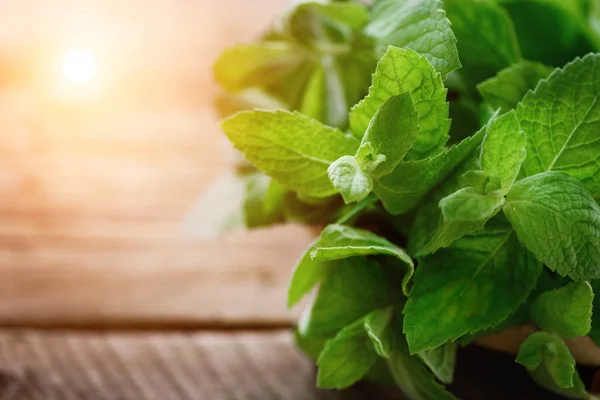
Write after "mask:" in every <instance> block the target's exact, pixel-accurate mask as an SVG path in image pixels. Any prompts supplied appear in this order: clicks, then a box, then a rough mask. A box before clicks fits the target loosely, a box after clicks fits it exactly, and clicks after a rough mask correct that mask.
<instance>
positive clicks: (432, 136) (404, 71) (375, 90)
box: [350, 46, 450, 159]
mask: <svg viewBox="0 0 600 400" xmlns="http://www.w3.org/2000/svg"><path fill="white" fill-rule="evenodd" d="M405 92H409V93H410V94H411V97H412V101H413V103H414V106H415V108H416V110H417V112H418V114H419V126H420V132H419V136H418V138H417V141H416V143H415V145H414V147H413V148H412V149H411V151H410V152H409V154H408V158H409V159H414V158H424V157H427V156H428V155H432V154H434V153H437V152H438V151H439V150H441V149H442V148H443V146H444V144H445V143H446V141H447V140H448V131H449V129H450V120H449V119H448V103H447V102H446V92H447V90H446V89H445V88H444V84H443V83H442V78H441V76H440V74H439V73H437V72H436V71H435V70H434V69H433V67H432V66H431V64H430V63H429V61H427V59H426V58H425V57H424V56H421V55H419V54H417V53H415V52H414V51H412V50H409V49H399V48H396V47H391V46H390V47H389V48H388V49H387V51H386V52H385V54H384V55H383V57H382V58H381V60H380V61H379V63H378V64H377V69H376V70H375V73H374V75H373V84H372V86H371V88H370V89H369V95H368V96H367V97H365V98H364V99H363V100H362V101H361V102H359V103H358V104H357V105H356V106H354V107H353V108H352V110H351V112H350V128H351V130H352V132H354V133H355V134H356V135H357V136H358V137H360V138H362V137H363V135H364V133H365V132H366V131H367V128H368V126H369V123H370V122H371V119H372V118H373V116H374V115H375V113H376V112H377V110H378V109H379V107H381V105H382V104H383V103H384V102H385V101H386V100H387V99H389V98H390V97H392V96H396V95H400V94H402V93H405Z"/></svg>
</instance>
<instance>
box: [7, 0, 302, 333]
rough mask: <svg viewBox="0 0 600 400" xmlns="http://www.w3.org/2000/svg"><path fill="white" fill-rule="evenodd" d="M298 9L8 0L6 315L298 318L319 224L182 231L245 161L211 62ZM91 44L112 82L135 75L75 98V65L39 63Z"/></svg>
mask: <svg viewBox="0 0 600 400" xmlns="http://www.w3.org/2000/svg"><path fill="white" fill-rule="evenodd" d="M284 3H285V0H246V1H242V0H236V1H228V2H224V1H220V0H197V1H187V0H175V1H163V2H155V3H152V5H149V4H148V3H147V2H146V1H142V0H128V1H127V2H122V1H116V0H110V1H104V0H102V1H100V0H86V1H78V2H74V1H70V0H57V1H53V2H47V1H43V0H26V1H19V2H16V3H15V2H1V1H0V11H1V12H0V128H1V129H2V135H0V221H1V223H0V324H10V325H53V326H56V325H68V326H79V325H90V324H99V325H123V324H132V325H140V324H141V325H161V324H193V325H194V324H195V325H199V326H201V325H205V324H210V325H215V324H216V325H233V326H240V325H248V324H250V325H261V324H263V325H273V324H275V325H282V324H289V323H291V322H292V321H293V320H294V319H295V318H296V317H297V312H293V313H290V312H288V311H287V310H286V308H285V289H286V286H287V281H288V278H289V276H290V271H291V268H292V266H293V264H294V262H295V260H296V258H297V257H298V255H299V254H300V252H301V251H302V249H303V248H304V246H305V245H306V244H308V243H309V241H310V238H311V235H310V233H309V232H307V231H305V230H302V229H301V228H298V227H292V228H277V229H275V230H274V231H268V232H258V233H251V234H245V233H241V232H238V233H235V234H233V235H232V236H229V237H227V238H222V239H211V240H198V239H194V238H192V237H189V236H186V232H185V231H184V229H183V226H184V221H185V220H186V217H187V215H188V213H189V211H190V210H191V209H192V207H193V205H194V202H195V200H196V198H197V197H198V195H199V194H200V193H201V192H202V191H203V190H204V189H205V188H206V187H207V186H208V185H209V184H210V183H211V181H212V180H213V179H214V178H215V177H216V176H218V175H219V174H220V173H221V172H222V171H224V170H226V169H227V168H229V167H230V164H229V162H228V159H227V149H228V146H227V144H226V141H225V139H224V137H223V135H222V134H221V132H220V130H219V128H218V125H217V118H216V117H215V115H214V113H213V111H212V105H211V99H212V96H213V95H214V93H215V86H214V84H213V83H212V77H211V71H210V67H211V64H212V62H213V60H214V59H215V58H216V57H217V55H218V54H219V52H220V51H221V50H222V49H223V48H224V47H226V46H229V45H232V44H234V43H239V42H244V41H248V40H250V39H251V38H252V37H254V36H256V35H258V34H259V32H261V31H262V30H263V29H264V28H265V27H266V26H267V25H268V23H269V21H270V20H271V19H272V17H273V16H274V15H275V14H276V13H278V12H279V11H280V9H281V6H282V5H283V4H284ZM92 17H93V18H92ZM88 43H90V44H91V45H90V46H91V48H92V50H93V51H96V52H97V53H98V62H99V75H98V77H99V79H100V78H103V77H105V76H106V75H107V74H108V75H110V74H111V73H112V75H115V76H116V77H117V78H119V79H121V80H120V81H119V84H118V85H117V84H113V85H112V86H111V82H104V81H102V79H101V82H104V83H103V84H105V85H106V90H105V93H103V94H102V95H101V96H100V97H99V98H95V97H94V98H92V99H87V98H86V99H84V100H80V101H79V100H78V101H75V100H73V99H72V98H71V97H69V96H66V95H65V94H64V93H62V92H60V91H58V92H57V91H55V89H56V87H54V86H57V87H58V86H60V85H61V84H62V83H61V82H62V81H61V79H62V77H60V75H52V74H50V72H48V71H45V70H44V71H41V70H39V71H38V69H39V68H42V67H44V68H46V67H48V66H52V65H54V64H56V62H57V61H60V59H59V57H60V56H61V55H62V54H63V53H62V51H64V49H67V48H69V46H75V47H77V46H82V45H83V46H84V47H85V46H86V45H87V44H88ZM110 49H115V50H114V51H112V52H111V51H109V50H110ZM57 58H58V59H57ZM57 65H58V64H57ZM36 68H37V69H36ZM48 68H49V67H48ZM114 71H117V72H114ZM112 75H111V76H112ZM113 78H114V77H113ZM117 78H115V79H117ZM53 85H54V86H53ZM65 96H66V97H65Z"/></svg>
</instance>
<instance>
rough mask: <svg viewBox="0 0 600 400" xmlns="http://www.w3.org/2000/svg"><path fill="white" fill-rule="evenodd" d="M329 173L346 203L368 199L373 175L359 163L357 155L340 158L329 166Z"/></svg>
mask: <svg viewBox="0 0 600 400" xmlns="http://www.w3.org/2000/svg"><path fill="white" fill-rule="evenodd" d="M327 174H328V176H329V180H330V181H331V183H332V184H333V186H334V187H335V188H336V189H337V190H338V191H339V192H340V194H341V195H342V198H343V199H344V202H345V203H346V204H349V203H354V202H359V201H362V200H364V199H366V198H367V196H368V195H369V194H370V193H371V191H372V190H373V177H372V176H371V174H369V173H368V172H367V171H365V170H363V169H362V168H361V167H360V166H359V165H358V162H357V161H356V158H355V157H352V156H343V157H340V158H338V159H337V160H335V161H334V162H333V163H332V164H331V165H330V166H329V168H328V169H327Z"/></svg>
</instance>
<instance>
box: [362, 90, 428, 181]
mask: <svg viewBox="0 0 600 400" xmlns="http://www.w3.org/2000/svg"><path fill="white" fill-rule="evenodd" d="M418 134H419V115H418V114H417V110H416V109H415V105H414V104H413V101H412V98H411V95H410V93H402V94H399V95H397V96H392V97H390V98H389V99H387V100H386V101H385V102H384V103H383V104H382V105H381V106H380V107H379V108H378V109H377V111H376V112H375V115H374V116H373V118H372V119H371V122H370V123H369V126H368V127H367V132H366V133H365V136H364V137H363V139H362V145H361V149H363V148H365V147H367V148H369V150H370V151H369V153H367V154H362V155H361V157H358V155H357V159H358V161H359V163H361V166H362V167H363V168H364V169H367V170H369V172H371V174H372V175H374V176H382V175H387V174H389V173H390V172H392V171H393V170H394V168H396V166H397V165H398V164H400V162H401V161H402V160H403V159H404V156H406V154H407V153H408V151H409V150H410V149H411V148H412V147H413V145H414V144H415V142H416V141H417V135H418ZM365 144H369V145H370V146H365ZM382 156H383V157H385V158H384V159H383V160H382V161H381V162H378V163H377V164H376V165H373V167H372V168H369V162H373V160H376V159H377V158H378V157H379V158H381V157H382Z"/></svg>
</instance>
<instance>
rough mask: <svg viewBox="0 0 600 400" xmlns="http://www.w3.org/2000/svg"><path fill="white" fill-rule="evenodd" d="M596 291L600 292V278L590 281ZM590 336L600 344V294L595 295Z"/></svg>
mask: <svg viewBox="0 0 600 400" xmlns="http://www.w3.org/2000/svg"><path fill="white" fill-rule="evenodd" d="M590 284H591V285H592V289H593V291H594V293H599V294H600V280H597V279H596V280H593V281H591V282H590ZM589 337H590V338H591V339H592V340H593V341H594V342H595V343H596V344H597V345H599V346H600V295H597V296H594V302H593V312H592V327H591V330H590V333H589Z"/></svg>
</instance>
